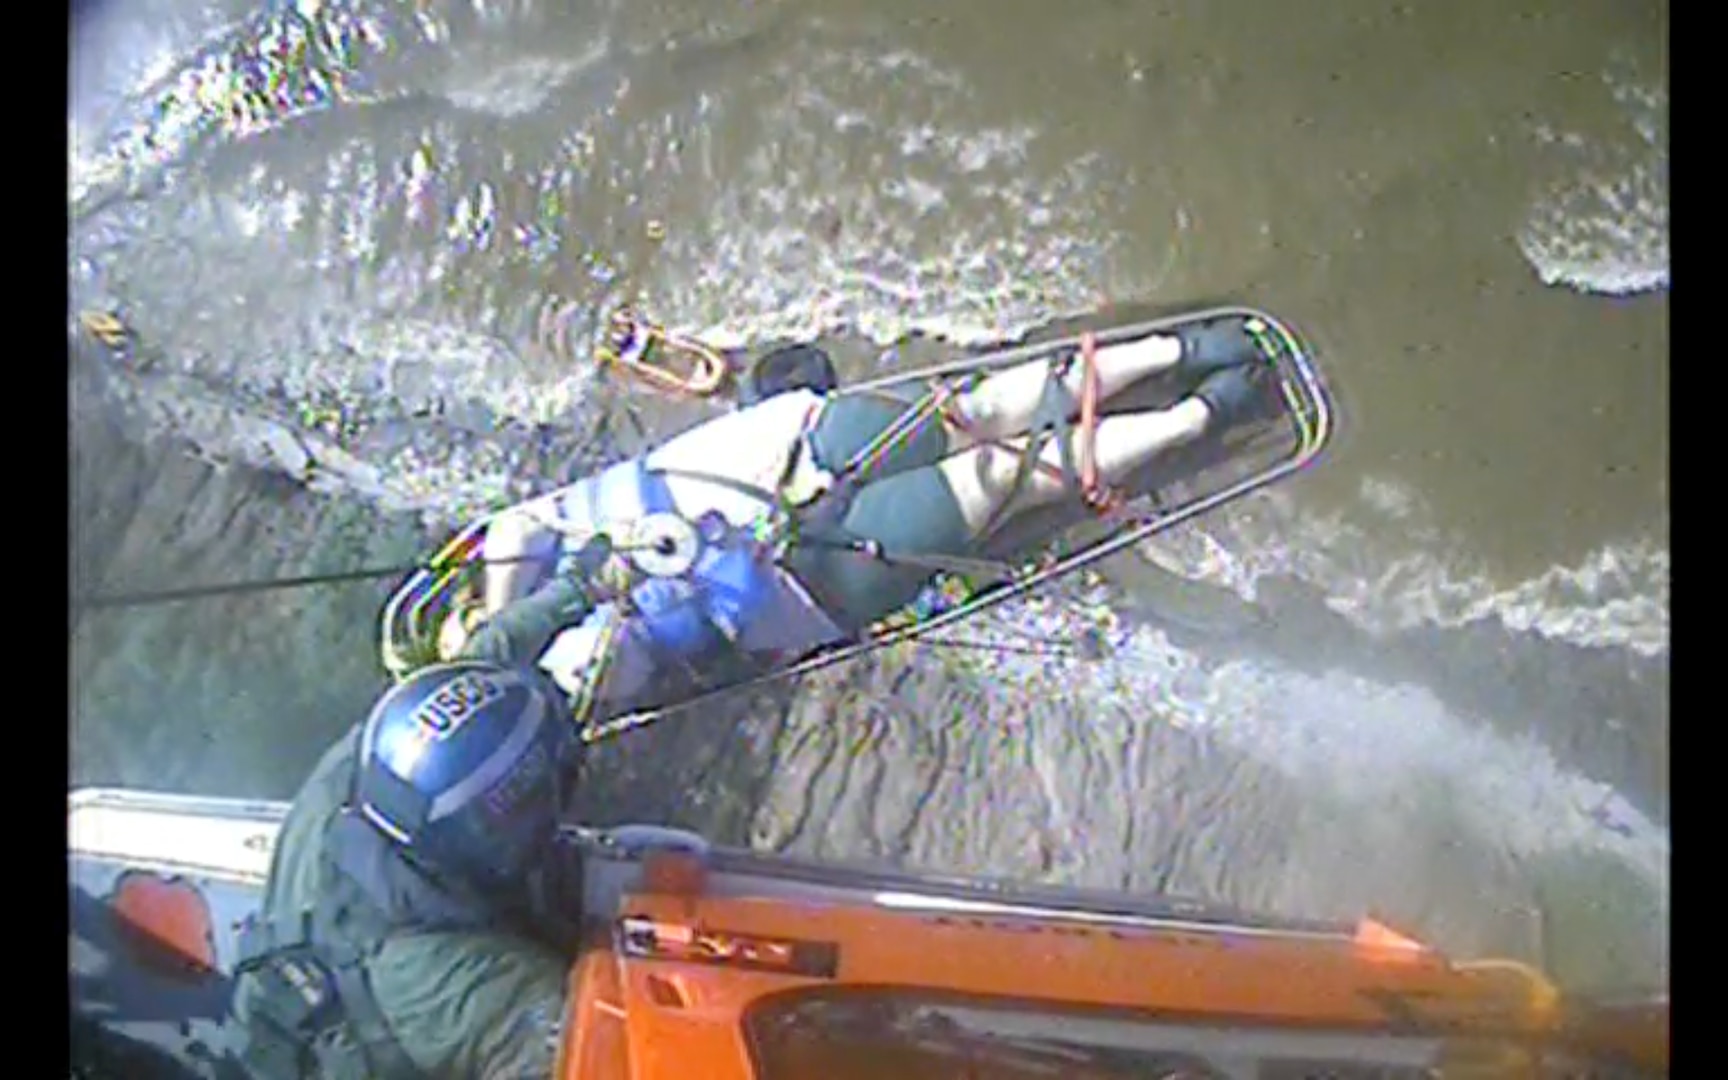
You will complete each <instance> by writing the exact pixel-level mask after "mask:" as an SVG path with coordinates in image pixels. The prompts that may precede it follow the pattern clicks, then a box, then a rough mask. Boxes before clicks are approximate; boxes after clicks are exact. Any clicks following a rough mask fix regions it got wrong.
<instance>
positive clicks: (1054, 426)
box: [979, 353, 1084, 539]
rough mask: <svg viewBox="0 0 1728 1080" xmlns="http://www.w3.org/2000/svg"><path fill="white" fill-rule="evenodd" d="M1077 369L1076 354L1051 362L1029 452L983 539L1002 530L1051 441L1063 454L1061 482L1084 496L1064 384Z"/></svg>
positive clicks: (1035, 414)
mask: <svg viewBox="0 0 1728 1080" xmlns="http://www.w3.org/2000/svg"><path fill="white" fill-rule="evenodd" d="M1073 366H1074V354H1073V353H1061V354H1058V355H1057V356H1054V357H1052V358H1051V360H1050V373H1049V376H1048V377H1047V378H1046V379H1045V381H1044V392H1043V394H1042V395H1040V397H1039V399H1038V406H1037V408H1035V409H1033V410H1032V422H1031V424H1030V425H1028V430H1027V435H1028V438H1027V443H1026V449H1025V450H1024V451H1022V453H1021V455H1020V465H1019V468H1018V469H1017V470H1016V472H1015V474H1014V482H1013V483H1012V484H1011V485H1010V486H1009V488H1008V494H1007V496H1006V497H1005V498H1003V500H1002V502H1001V503H1000V504H998V505H997V507H996V512H995V513H993V514H991V515H990V517H989V519H988V520H986V521H985V523H984V528H983V529H982V530H980V532H979V537H980V539H986V538H988V537H990V536H992V535H994V534H995V532H996V530H997V529H999V528H1001V527H1002V523H1003V522H1004V521H1005V520H1006V519H1007V518H1008V516H1009V512H1010V511H1011V510H1012V509H1013V506H1014V500H1015V499H1018V498H1019V497H1020V493H1021V492H1022V491H1024V490H1025V489H1026V481H1027V480H1029V479H1030V478H1031V476H1032V470H1033V469H1035V468H1037V466H1038V459H1039V458H1040V457H1041V456H1042V455H1043V453H1044V446H1045V444H1046V443H1048V442H1049V441H1050V440H1051V439H1052V438H1054V439H1055V440H1056V452H1057V453H1058V454H1060V455H1061V461H1062V482H1063V484H1064V485H1065V486H1066V487H1067V488H1068V490H1069V491H1070V492H1072V493H1073V494H1074V495H1076V496H1077V497H1078V496H1081V495H1083V494H1084V492H1083V491H1082V490H1081V488H1080V471H1079V469H1077V468H1075V465H1074V447H1073V441H1074V440H1073V439H1071V438H1069V435H1070V434H1071V433H1072V431H1073V427H1072V425H1070V423H1069V422H1068V417H1069V416H1071V415H1072V414H1073V412H1074V407H1075V404H1076V403H1075V400H1074V395H1073V394H1071V393H1069V392H1068V388H1067V387H1066V386H1064V385H1063V384H1062V380H1063V378H1065V377H1066V376H1067V374H1068V372H1069V371H1070V370H1071V369H1072V368H1073Z"/></svg>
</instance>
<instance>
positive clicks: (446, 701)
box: [411, 671, 505, 742]
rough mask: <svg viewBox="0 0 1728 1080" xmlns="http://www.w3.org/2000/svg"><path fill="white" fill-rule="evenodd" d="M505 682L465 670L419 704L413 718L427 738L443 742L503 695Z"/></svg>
mask: <svg viewBox="0 0 1728 1080" xmlns="http://www.w3.org/2000/svg"><path fill="white" fill-rule="evenodd" d="M504 689H505V688H504V685H503V684H502V683H500V682H499V681H498V680H497V679H495V678H493V677H491V676H489V675H483V674H480V673H479V672H473V671H468V672H463V673H462V674H461V675H459V676H457V677H456V678H455V679H452V680H451V681H450V682H449V683H448V684H446V685H445V686H444V687H443V689H441V690H439V691H438V692H437V693H436V694H433V695H432V696H431V697H429V698H427V699H426V700H425V701H423V702H421V703H420V706H419V707H418V708H416V709H415V710H414V713H413V716H412V717H411V719H412V720H413V721H414V723H415V724H417V725H419V727H420V729H421V730H422V731H423V732H424V733H425V735H426V738H428V739H429V740H431V741H433V742H440V741H442V740H444V739H448V738H449V737H450V736H451V735H454V734H455V733H456V731H457V730H458V729H459V728H461V726H462V725H463V724H465V723H467V722H468V720H469V719H470V718H472V717H473V715H474V714H475V713H476V712H478V711H480V709H482V708H483V707H485V706H487V705H490V704H491V703H492V702H494V701H498V700H499V699H501V698H502V697H503V696H504Z"/></svg>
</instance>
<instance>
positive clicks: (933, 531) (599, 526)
mask: <svg viewBox="0 0 1728 1080" xmlns="http://www.w3.org/2000/svg"><path fill="white" fill-rule="evenodd" d="M1267 370H1269V365H1268V364H1267V363H1266V362H1265V355H1264V353H1263V352H1262V351H1261V350H1260V348H1259V347H1258V346H1257V344H1256V342H1255V340H1254V338H1253V336H1252V334H1251V333H1250V332H1249V330H1248V328H1247V326H1246V324H1245V321H1244V319H1243V318H1241V317H1225V318H1219V319H1216V320H1214V321H1212V322H1208V323H1201V324H1197V325H1192V326H1188V327H1183V328H1181V329H1178V330H1176V331H1174V332H1171V333H1167V334H1152V335H1149V336H1146V337H1143V338H1140V339H1138V340H1132V341H1127V342H1120V343H1114V344H1111V345H1108V346H1104V347H1094V346H1093V344H1092V342H1091V339H1090V338H1088V339H1086V340H1085V344H1084V345H1083V346H1082V347H1081V348H1079V349H1077V350H1074V351H1072V352H1068V353H1065V354H1063V355H1059V356H1057V357H1056V358H1055V359H1054V361H1052V360H1049V359H1038V360H1033V361H1029V362H1027V363H1025V364H1022V365H1020V366H1018V367H1010V368H1006V369H1003V370H1000V371H997V372H995V373H992V374H988V375H980V376H976V377H971V378H966V379H963V380H958V381H956V380H949V381H945V382H943V383H940V384H938V386H937V388H936V390H935V391H934V392H931V391H930V390H929V384H928V383H922V381H921V380H919V382H920V383H922V385H920V386H919V388H918V389H917V390H911V391H907V390H900V389H899V388H897V387H893V388H889V389H888V390H886V391H885V390H882V389H869V390H864V389H860V390H847V389H843V388H841V387H840V386H839V385H838V379H837V377H836V375H835V371H834V367H833V364H832V363H831V362H830V360H829V359H828V357H827V356H826V355H825V354H824V353H823V352H822V351H821V350H819V349H816V348H814V347H812V346H807V345H803V346H794V347H792V348H789V349H784V350H781V351H779V352H776V353H772V354H770V355H768V356H766V357H764V358H763V359H762V360H760V361H758V362H757V364H756V365H755V367H754V368H753V369H752V370H751V372H750V373H749V376H748V378H747V380H746V382H747V385H746V386H745V387H744V388H743V389H744V392H743V394H741V397H743V398H744V404H743V405H742V407H740V408H739V409H737V410H736V411H733V412H730V413H727V414H725V415H722V416H719V417H716V418H714V419H712V420H709V421H707V422H705V423H703V424H701V425H699V426H697V427H695V428H693V429H690V430H688V431H685V432H683V433H681V434H679V435H677V436H674V437H673V438H671V439H669V440H667V441H666V442H664V443H663V444H661V445H660V446H658V447H656V448H654V449H652V450H650V451H648V452H647V453H645V454H642V455H640V456H638V457H635V458H632V459H630V460H627V461H623V462H620V463H618V464H615V465H613V466H611V467H610V468H608V469H606V470H604V471H603V472H601V473H599V474H598V475H595V476H591V477H588V478H585V479H583V480H580V481H578V482H576V483H574V484H571V485H569V486H567V487H564V488H561V489H559V490H556V491H553V492H550V493H547V494H545V495H541V496H539V497H537V498H535V499H533V500H530V501H528V502H525V503H522V504H519V505H517V506H515V507H512V508H510V509H508V510H505V511H503V512H501V513H499V514H498V515H496V516H495V517H494V518H492V519H491V520H490V522H489V525H488V528H487V531H486V536H485V542H484V551H483V557H484V559H485V560H486V562H487V564H488V565H487V567H486V572H485V578H484V588H483V597H482V603H483V608H484V610H485V611H487V612H490V611H496V610H499V609H500V608H502V607H504V606H505V605H507V604H509V603H510V602H511V601H512V600H514V599H516V598H518V597H521V596H525V595H527V594H528V593H529V592H531V591H532V590H533V589H534V588H535V587H536V586H537V585H538V584H539V583H540V582H541V581H543V580H545V579H546V578H547V577H549V576H551V575H554V574H556V573H558V572H559V567H560V560H561V558H562V557H563V553H564V552H566V551H569V550H572V549H574V548H575V547H578V546H580V545H581V544H582V543H584V542H585V541H586V540H588V539H589V538H591V537H593V536H596V535H599V534H607V535H610V536H611V537H612V540H613V545H614V554H613V558H612V560H611V561H610V562H609V563H608V565H607V566H606V567H605V568H603V570H602V571H601V572H602V573H603V574H605V575H607V577H608V578H609V579H610V583H611V587H612V589H613V591H614V592H616V593H617V594H618V595H620V596H622V597H623V599H622V600H621V601H620V602H619V603H617V604H611V605H607V606H605V607H604V608H603V609H602V610H600V611H597V612H596V613H595V614H594V615H593V616H592V617H591V618H589V619H588V620H587V621H586V622H584V623H583V624H582V625H581V626H579V627H575V628H573V629H571V630H569V631H566V632H565V633H564V634H563V635H561V636H560V637H559V638H558V639H557V640H556V641H555V642H554V643H553V645H552V647H551V648H550V649H549V650H548V651H547V653H546V655H545V656H544V657H543V658H542V661H541V663H542V666H543V667H544V668H545V669H546V670H547V671H548V672H549V673H550V674H551V675H552V676H553V678H554V679H555V680H557V681H558V683H559V684H560V685H561V686H562V687H564V689H565V690H566V691H567V692H570V693H572V694H581V693H588V694H596V693H597V694H598V698H597V700H596V701H595V704H597V705H599V706H600V709H601V711H603V712H615V711H622V710H626V709H633V708H643V707H651V706H653V705H655V704H659V703H662V702H665V701H671V700H678V699H681V698H685V697H689V696H692V695H693V694H694V693H697V692H701V691H702V690H704V689H711V688H714V687H717V686H720V685H725V684H730V683H733V682H737V681H740V680H742V679H744V678H749V677H752V676H754V675H757V674H761V673H763V672H766V671H771V670H773V669H775V668H777V667H780V666H784V665H786V664H788V663H791V662H794V661H796V660H797V659H798V658H800V657H801V656H804V655H807V654H809V653H811V652H812V651H814V650H817V649H820V648H822V647H824V646H828V645H833V644H836V643H841V642H846V641H851V640H856V639H858V638H859V636H860V635H862V634H864V633H865V632H866V630H867V629H868V628H869V627H871V626H872V625H873V624H875V623H877V622H878V621H880V620H882V619H884V618H886V617H888V616H890V615H893V614H895V613H896V612H899V611H901V610H902V609H904V608H905V607H906V606H907V605H908V604H910V603H911V602H913V601H914V600H915V599H916V598H918V596H919V594H920V592H921V590H923V589H925V588H926V587H927V586H928V585H930V583H931V582H932V580H933V579H934V578H935V577H936V576H937V575H938V574H939V573H941V572H942V571H944V570H946V571H950V572H952V571H954V570H955V569H956V567H964V566H965V565H966V564H967V560H973V563H972V565H974V566H976V565H979V561H978V560H979V559H980V555H979V553H980V552H981V551H982V548H983V545H984V543H985V541H987V540H988V539H989V538H990V537H991V536H992V535H993V534H994V533H995V532H996V530H998V529H999V528H1000V527H1001V526H1002V525H1003V524H1004V523H1005V522H1006V521H1007V520H1009V519H1011V518H1012V517H1013V516H1014V515H1016V514H1019V513H1022V512H1024V511H1026V510H1028V509H1031V508H1035V507H1041V506H1046V505H1049V504H1051V503H1053V502H1057V501H1059V500H1062V499H1065V498H1078V499H1081V500H1083V501H1084V502H1085V503H1086V504H1087V505H1089V506H1091V507H1092V508H1094V509H1096V510H1099V511H1101V512H1104V511H1108V510H1109V509H1111V508H1112V506H1113V505H1114V504H1115V496H1114V495H1113V492H1112V488H1111V485H1112V484H1115V483H1118V482H1119V481H1120V480H1121V479H1122V478H1123V477H1125V476H1127V475H1129V474H1130V473H1132V472H1133V471H1134V470H1136V469H1139V468H1141V467H1143V466H1145V465H1146V464H1147V463H1148V462H1150V461H1151V460H1152V459H1153V458H1155V457H1157V456H1158V455H1160V454H1162V453H1164V452H1166V451H1168V450H1170V449H1172V448H1174V447H1176V446H1179V445H1183V444H1186V443H1190V442H1192V441H1194V440H1197V439H1199V438H1201V437H1202V436H1208V435H1211V434H1214V433H1217V432H1220V431H1222V430H1224V429H1226V428H1228V427H1231V426H1233V425H1234V424H1236V423H1238V422H1240V421H1242V420H1244V419H1247V418H1249V417H1250V415H1251V414H1254V413H1255V412H1256V410H1257V409H1258V408H1259V406H1260V405H1261V404H1263V403H1264V402H1265V400H1266V398H1265V397H1264V396H1263V395H1262V392H1261V390H1262V387H1263V386H1265V385H1266V384H1267V383H1269V382H1270V380H1263V379H1261V377H1260V376H1261V375H1262V374H1263V373H1264V372H1266V371H1267ZM1172 374H1173V375H1174V376H1175V377H1176V378H1178V379H1180V380H1181V385H1182V386H1183V388H1184V389H1185V390H1186V395H1185V396H1183V397H1180V398H1179V399H1177V400H1176V401H1175V403H1174V404H1172V405H1170V406H1169V407H1167V408H1162V409H1153V410H1141V411H1115V412H1113V411H1111V409H1110V404H1111V399H1112V398H1113V397H1114V396H1116V395H1118V394H1119V393H1120V392H1121V391H1122V390H1123V389H1125V388H1126V387H1129V386H1131V385H1133V384H1136V383H1138V382H1140V381H1141V380H1144V379H1147V378H1150V377H1153V376H1162V375H1172ZM456 636H457V637H458V638H459V637H460V632H459V630H458V631H457V633H456ZM451 644H454V642H452V643H451ZM601 672H603V676H604V677H603V678H599V675H598V674H597V673H601ZM597 679H599V685H598V686H596V685H595V683H596V680H597Z"/></svg>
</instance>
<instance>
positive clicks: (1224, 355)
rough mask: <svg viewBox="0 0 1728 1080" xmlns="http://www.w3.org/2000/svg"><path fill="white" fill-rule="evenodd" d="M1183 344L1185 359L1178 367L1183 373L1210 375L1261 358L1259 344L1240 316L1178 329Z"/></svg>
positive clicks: (1178, 337) (1177, 335) (1183, 358)
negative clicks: (1251, 335) (1250, 334)
mask: <svg viewBox="0 0 1728 1080" xmlns="http://www.w3.org/2000/svg"><path fill="white" fill-rule="evenodd" d="M1176 338H1177V340H1179V341H1180V342H1181V343H1182V359H1181V361H1180V362H1179V363H1178V364H1177V366H1176V370H1177V371H1178V372H1179V373H1180V374H1183V375H1187V376H1195V375H1207V374H1210V373H1212V372H1215V371H1221V370H1226V369H1229V368H1232V367H1236V366H1237V365H1239V364H1247V363H1251V362H1253V361H1256V360H1259V359H1261V358H1262V355H1263V354H1262V353H1261V352H1260V347H1259V346H1258V345H1256V344H1255V343H1254V339H1253V338H1252V337H1250V336H1249V335H1248V328H1247V324H1246V322H1245V321H1244V320H1243V319H1242V318H1241V317H1240V316H1232V317H1229V318H1224V319H1218V320H1216V321H1214V322H1209V323H1206V324H1204V325H1202V326H1197V327H1183V328H1182V329H1181V330H1178V331H1177V332H1176Z"/></svg>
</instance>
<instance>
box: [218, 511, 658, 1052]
mask: <svg viewBox="0 0 1728 1080" xmlns="http://www.w3.org/2000/svg"><path fill="white" fill-rule="evenodd" d="M614 555H615V553H614V552H613V551H612V548H611V544H610V542H609V541H608V540H607V538H606V537H604V536H600V537H595V538H590V539H589V540H588V541H587V542H586V543H585V544H584V545H583V546H582V547H581V548H579V549H577V550H576V551H574V552H572V554H571V556H570V558H569V559H568V560H567V561H568V570H569V571H570V572H569V573H567V574H564V575H559V576H554V577H552V578H551V579H550V580H548V581H547V582H545V583H544V584H543V585H542V586H541V588H540V589H539V590H538V591H536V592H535V593H534V594H533V595H531V596H529V597H527V598H525V599H522V600H518V601H516V602H515V603H513V604H510V605H509V606H507V607H505V608H504V609H502V610H500V611H498V612H496V613H494V614H493V615H492V616H491V617H490V618H489V619H487V620H486V622H485V623H484V624H483V625H482V626H480V627H479V629H478V630H477V631H476V633H474V634H473V636H472V637H471V638H470V639H469V641H468V643H467V645H466V647H465V648H464V650H463V653H462V655H461V657H460V658H459V659H458V660H456V661H453V662H447V663H440V664H436V665H432V666H429V667H426V668H423V669H421V670H420V671H417V672H415V673H414V674H413V675H411V676H410V677H409V678H407V679H406V680H405V681H403V682H401V683H399V684H397V685H395V686H393V687H392V688H391V689H390V690H389V691H388V692H386V693H385V694H384V695H383V696H382V697H381V698H380V699H379V700H378V701H377V703H376V704H375V705H374V706H373V708H372V710H371V712H370V714H369V715H368V716H367V718H366V719H365V721H364V723H362V724H361V725H359V726H358V727H356V728H353V729H350V731H349V732H348V733H347V734H345V735H344V736H343V737H342V738H341V739H340V740H339V741H338V742H337V743H336V745H335V746H333V747H331V748H330V750H329V751H327V752H326V753H325V755H324V757H323V758H322V759H321V760H320V761H319V762H318V764H317V766H316V767H315V768H314V770H313V772H312V775H311V777H310V778H309V779H308V780H307V781H306V782H305V784H304V785H303V786H302V787H301V789H300V791H299V793H298V794H297V795H296V796H295V799H294V802H293V805H292V807H291V809H290V810H289V812H288V816H287V818H286V820H285V822H284V823H283V826H282V831H281V833H280V835H279V838H278V841H277V845H276V850H275V854H274V856H273V857H272V860H271V865H270V871H269V877H268V880H267V882H266V885H265V890H264V900H263V905H262V909H261V913H260V917H259V918H258V919H257V920H256V921H255V922H254V923H253V924H252V925H250V926H248V927H246V928H245V929H244V930H243V932H242V935H241V938H240V941H241V955H240V960H239V963H238V964H237V965H236V989H235V996H234V1004H233V1018H234V1020H235V1022H236V1023H235V1028H236V1029H237V1031H238V1032H239V1035H238V1039H237V1042H236V1044H235V1045H234V1046H232V1047H230V1048H229V1051H230V1052H229V1055H228V1059H229V1061H230V1063H232V1064H235V1065H236V1067H238V1068H239V1069H240V1070H241V1071H242V1072H244V1073H245V1074H246V1075H249V1076H251V1077H253V1078H255V1080H299V1078H310V1077H320V1078H324V1080H368V1078H371V1080H381V1078H388V1080H397V1078H410V1077H481V1076H484V1077H522V1078H529V1077H532V1078H535V1080H543V1078H545V1077H549V1076H551V1075H552V1074H553V1069H554V1067H555V1064H556V1061H557V1055H558V1051H559V1046H560V1040H561V1025H562V1023H563V1018H564V1015H565V1001H564V997H565V983H566V979H567V976H568V974H569V968H570V964H571V962H572V960H573V958H574V956H575V952H576V948H577V934H578V927H579V922H580V916H581V912H580V899H581V875H580V868H579V862H578V860H577V857H576V855H575V852H574V850H573V849H571V848H570V847H568V846H566V845H563V844H561V842H560V840H559V818H560V813H561V809H562V806H563V798H562V791H563V788H564V786H565V784H566V780H567V777H568V776H569V775H570V770H571V766H572V765H573V764H574V762H575V754H576V753H577V741H576V737H575V728H574V727H573V726H572V725H571V723H570V720H569V711H568V709H569V706H568V702H567V701H565V700H564V699H563V696H562V694H561V692H560V691H559V690H558V688H557V687H556V686H555V685H553V684H552V683H551V681H550V680H549V679H547V677H546V676H545V674H544V673H543V672H541V671H540V670H538V669H537V668H536V667H535V665H534V660H535V658H536V657H538V656H539V655H540V654H541V652H542V651H543V650H544V649H545V647H546V644H547V643H548V642H549V641H550V640H551V639H552V637H553V636H554V635H556V634H557V633H559V632H560V631H562V630H564V629H566V628H568V627H570V626H573V625H577V624H579V623H580V622H581V621H582V620H583V619H585V618H587V617H588V616H589V614H590V613H591V612H592V611H593V610H594V608H595V607H596V606H597V605H598V604H600V603H604V602H607V601H609V600H611V599H613V598H614V594H615V593H616V592H617V591H621V590H624V589H627V588H628V587H629V582H628V580H627V579H623V578H619V577H615V576H613V573H612V571H617V570H620V569H622V566H621V564H619V563H618V562H617V561H616V559H615V557H614ZM609 568H610V569H609ZM608 581H610V582H611V583H612V584H610V585H605V584H601V583H604V582H608Z"/></svg>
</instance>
